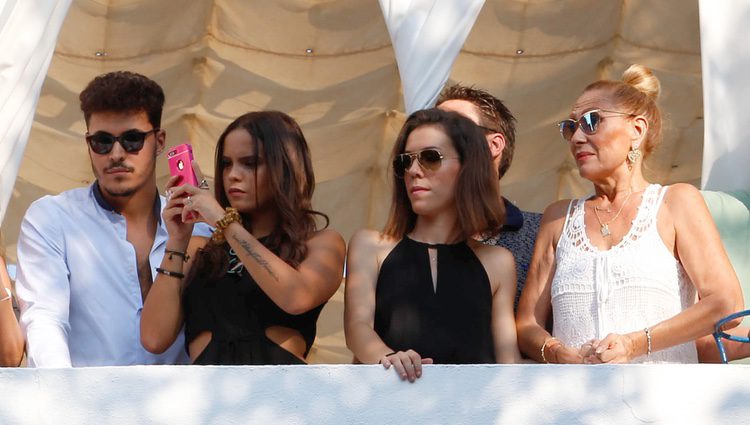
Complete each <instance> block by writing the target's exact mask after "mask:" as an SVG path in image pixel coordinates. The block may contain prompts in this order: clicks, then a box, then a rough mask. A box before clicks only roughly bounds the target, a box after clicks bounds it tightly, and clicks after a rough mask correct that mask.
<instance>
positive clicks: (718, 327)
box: [714, 310, 750, 363]
mask: <svg viewBox="0 0 750 425" xmlns="http://www.w3.org/2000/svg"><path fill="white" fill-rule="evenodd" d="M748 315H750V310H743V311H739V312H737V313H734V314H730V315H729V316H727V317H725V318H723V319H721V320H719V321H718V322H716V326H715V327H714V340H715V341H716V346H717V347H718V348H719V356H721V362H722V363H727V362H728V360H727V352H726V351H725V350H724V344H723V343H722V342H721V340H722V338H726V339H728V340H730V341H737V342H744V343H749V342H750V337H746V336H737V335H730V334H728V333H726V332H724V331H723V330H722V329H721V327H722V326H724V325H725V324H726V323H727V322H729V321H730V320H734V319H736V318H738V317H744V316H748Z"/></svg>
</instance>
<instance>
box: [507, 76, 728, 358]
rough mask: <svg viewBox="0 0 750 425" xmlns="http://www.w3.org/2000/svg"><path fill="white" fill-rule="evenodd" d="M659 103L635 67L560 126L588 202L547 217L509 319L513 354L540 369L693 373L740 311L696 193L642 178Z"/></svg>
mask: <svg viewBox="0 0 750 425" xmlns="http://www.w3.org/2000/svg"><path fill="white" fill-rule="evenodd" d="M659 91H660V85H659V81H658V79H657V78H656V77H655V76H654V75H653V73H652V72H651V71H650V70H649V69H648V68H646V67H643V66H640V65H633V66H631V67H630V68H628V69H627V70H626V71H625V73H624V74H623V77H622V81H597V82H595V83H593V84H591V85H589V86H588V87H586V89H585V90H584V91H583V94H581V96H580V97H579V98H578V100H577V101H576V103H575V104H574V105H573V108H572V109H571V112H570V118H569V119H566V120H563V121H562V122H560V133H561V134H562V136H563V138H564V139H565V141H566V142H567V143H568V147H569V148H570V151H571V154H572V155H573V156H574V157H575V161H576V165H577V166H578V171H579V172H580V174H581V177H583V178H585V179H587V180H589V181H591V182H592V183H593V185H594V195H593V196H591V197H589V198H584V199H579V200H573V201H571V200H564V201H559V202H556V203H554V204H552V205H550V206H549V207H548V208H547V210H546V211H545V213H544V218H543V219H542V224H541V229H540V232H539V236H538V239H537V242H536V246H535V249H534V256H533V259H532V263H531V266H530V268H529V275H528V279H527V281H526V286H525V287H524V290H523V293H522V295H521V300H520V304H519V309H518V315H517V326H518V334H519V345H520V347H521V350H522V351H524V352H525V353H526V355H528V356H529V357H531V358H533V359H535V360H537V361H540V362H549V363H583V362H586V363H626V362H646V363H654V362H676V363H694V362H697V361H698V357H699V356H698V354H699V353H698V349H697V348H696V344H695V342H694V341H695V340H696V339H698V338H701V337H704V336H706V335H708V334H710V333H711V332H712V331H713V326H714V324H715V323H716V322H717V321H718V320H719V319H721V318H722V317H725V316H727V315H728V314H730V313H733V312H735V311H739V310H742V307H743V301H742V292H741V290H740V286H739V282H738V279H737V276H736V275H735V273H734V270H733V269H732V266H731V264H730V263H729V259H728V258H727V254H726V252H725V251H724V248H723V246H722V244H721V240H720V239H719V234H718V232H717V230H716V226H715V225H714V223H713V221H712V220H711V216H710V215H709V212H708V209H707V208H706V205H705V203H704V201H703V198H702V197H701V195H700V193H699V192H698V190H697V189H696V188H695V187H693V186H690V185H688V184H673V185H670V186H661V185H658V184H653V183H651V182H649V181H647V180H646V179H645V177H644V176H643V173H642V166H643V160H644V159H645V158H647V157H648V156H649V154H650V153H651V152H652V151H653V150H654V149H655V148H656V146H657V145H658V143H659V141H660V137H661V112H660V110H659V107H658V106H657V105H656V99H657V98H658V96H659ZM696 294H697V297H696ZM550 314H551V315H552V317H553V319H554V328H553V330H552V334H550V333H549V332H547V330H546V329H545V326H544V325H545V324H546V323H547V319H548V318H549V316H550ZM738 323H739V322H738V321H734V322H732V323H730V324H729V326H728V327H734V326H737V324H738Z"/></svg>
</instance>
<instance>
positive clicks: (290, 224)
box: [191, 111, 328, 277]
mask: <svg viewBox="0 0 750 425" xmlns="http://www.w3.org/2000/svg"><path fill="white" fill-rule="evenodd" d="M237 129H243V130H245V131H247V132H248V134H250V137H252V138H253V140H255V144H254V145H255V148H254V149H255V152H254V154H255V155H257V154H258V150H259V145H261V146H263V148H262V151H263V153H264V156H265V158H264V161H265V164H266V167H267V171H268V189H267V190H270V191H271V193H272V200H271V202H272V203H273V206H274V207H275V209H276V211H277V213H278V217H279V221H278V223H277V224H276V227H275V228H274V229H273V231H272V232H271V234H270V235H268V237H266V238H264V239H263V244H264V245H265V246H266V247H267V248H268V249H269V250H271V251H272V252H274V253H276V254H277V255H278V256H279V257H280V258H281V259H282V260H284V261H286V262H287V263H288V264H290V265H292V266H293V267H297V266H299V264H300V263H301V262H302V260H304V259H305V256H306V255H307V245H306V243H307V240H308V239H309V238H310V237H311V236H312V234H313V233H315V232H316V231H317V230H318V226H317V223H316V221H315V217H316V216H320V217H322V218H323V219H324V221H325V226H324V228H325V227H328V216H327V215H325V214H323V213H321V212H318V211H315V210H313V209H312V196H313V192H314V191H315V175H314V174H313V168H312V161H311V160H310V149H309V148H308V146H307V141H306V140H305V136H304V135H303V134H302V130H301V129H300V127H299V125H297V122H296V121H294V119H293V118H292V117H290V116H289V115H287V114H285V113H283V112H278V111H260V112H250V113H247V114H245V115H242V116H241V117H239V118H237V119H236V120H234V121H233V122H232V123H231V124H229V126H228V127H227V128H226V130H224V132H223V133H222V134H221V136H220V137H219V141H218V143H217V144H216V158H215V163H214V178H215V180H214V193H215V195H216V200H217V201H219V205H221V206H222V207H224V208H226V207H228V206H230V204H229V200H228V199H227V196H226V193H225V192H224V179H223V175H224V162H223V160H222V158H223V156H224V142H225V140H226V137H227V135H228V134H229V133H231V132H232V131H234V130H237ZM256 172H257V169H256ZM256 177H257V176H256ZM255 184H256V188H255V194H256V197H257V193H258V187H257V184H258V179H257V178H256V179H255ZM245 218H246V217H245ZM244 221H245V223H247V222H249V220H244ZM246 228H247V226H246ZM248 230H249V229H248ZM227 265H228V258H227V256H226V252H225V250H224V248H223V243H222V244H216V243H213V242H209V243H208V244H207V245H206V246H205V247H204V248H202V249H201V250H200V251H199V254H198V255H197V257H196V260H195V266H194V267H193V269H194V270H195V272H196V273H201V274H202V275H204V276H208V277H216V276H221V275H223V274H224V273H225V272H226V269H227ZM191 274H193V275H194V274H195V273H191Z"/></svg>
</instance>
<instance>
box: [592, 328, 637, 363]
mask: <svg viewBox="0 0 750 425" xmlns="http://www.w3.org/2000/svg"><path fill="white" fill-rule="evenodd" d="M633 353H634V347H633V340H632V339H631V338H630V337H628V336H627V335H620V334H614V333H612V334H609V335H607V336H606V337H605V338H604V339H602V340H597V339H592V340H591V341H588V342H586V343H585V344H583V345H582V346H581V348H580V349H579V355H580V356H581V359H582V360H583V363H586V364H599V363H629V362H630V361H631V360H632V359H633Z"/></svg>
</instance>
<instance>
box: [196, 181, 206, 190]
mask: <svg viewBox="0 0 750 425" xmlns="http://www.w3.org/2000/svg"><path fill="white" fill-rule="evenodd" d="M198 187H199V188H201V189H208V181H206V179H201V183H200V184H199V185H198Z"/></svg>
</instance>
